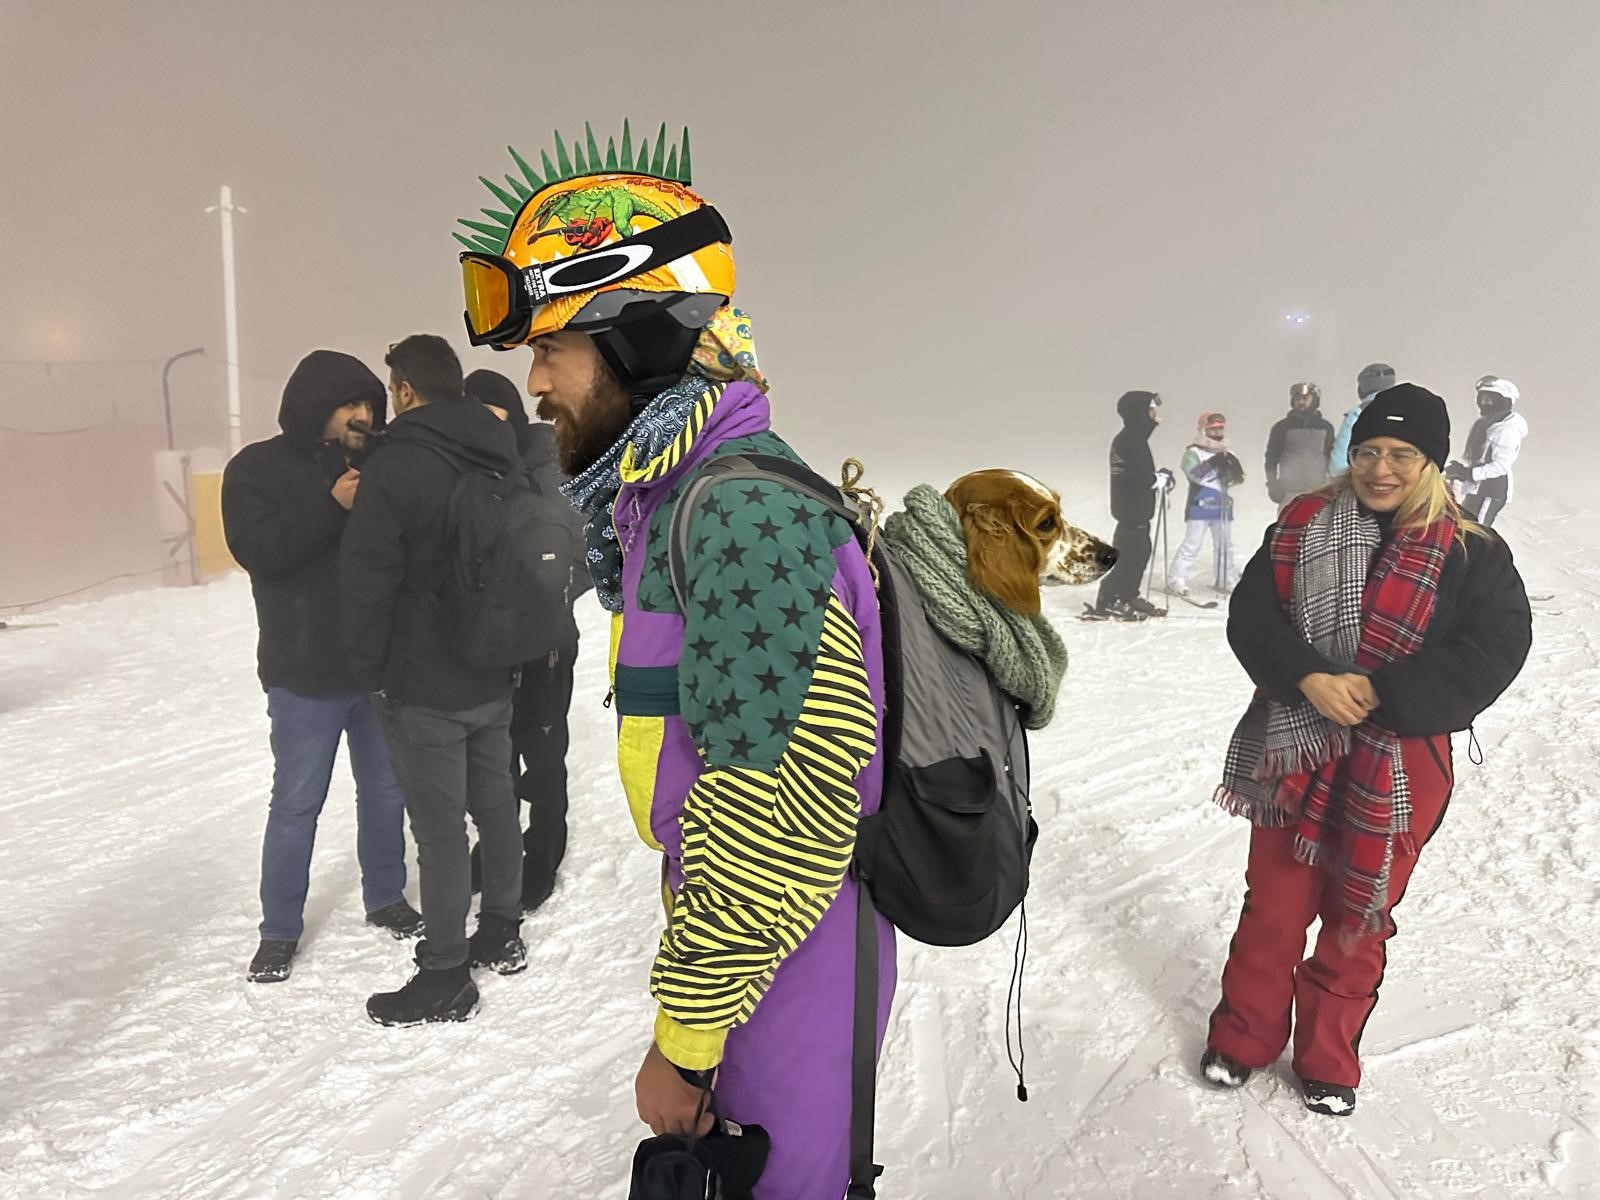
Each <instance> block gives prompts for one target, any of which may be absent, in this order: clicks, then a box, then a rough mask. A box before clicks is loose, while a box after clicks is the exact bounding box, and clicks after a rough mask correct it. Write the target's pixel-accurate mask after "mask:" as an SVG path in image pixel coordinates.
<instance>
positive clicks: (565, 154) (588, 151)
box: [453, 121, 693, 254]
mask: <svg viewBox="0 0 1600 1200" xmlns="http://www.w3.org/2000/svg"><path fill="white" fill-rule="evenodd" d="M506 150H507V152H508V153H509V154H510V155H511V160H512V162H514V163H516V165H517V170H518V172H520V177H519V176H518V175H510V174H508V175H506V176H505V181H506V182H505V186H504V187H501V186H500V185H499V184H498V183H496V182H494V180H492V179H490V178H489V177H488V176H486V175H480V176H478V179H479V180H480V181H481V182H482V183H483V186H484V187H486V188H488V189H489V191H490V192H491V193H492V194H493V196H494V198H495V199H496V200H497V201H499V202H500V204H502V205H503V206H504V207H503V208H483V209H479V210H478V211H479V212H481V213H482V214H483V215H484V216H485V217H487V218H488V220H487V221H478V220H472V219H469V218H466V217H463V218H461V219H460V220H459V221H458V222H457V223H458V224H460V225H463V226H465V227H466V228H467V229H468V230H470V231H471V232H470V233H469V234H462V233H457V234H454V235H453V236H454V237H455V239H456V241H458V242H460V243H461V244H462V245H463V246H465V247H466V248H467V249H468V250H479V251H483V252H485V253H488V254H504V253H505V250H506V245H507V243H508V242H509V241H510V238H511V231H512V229H513V228H514V227H515V226H516V223H517V216H518V214H520V213H521V211H522V210H523V209H524V208H526V207H527V204H528V201H530V200H532V199H533V198H534V197H535V196H536V195H538V194H539V193H540V192H542V191H544V190H545V189H546V188H549V187H552V186H554V185H555V184H558V183H567V182H569V181H570V180H573V179H581V178H583V177H584V176H588V175H602V174H625V175H644V176H647V177H649V178H651V179H660V180H663V181H665V182H667V183H675V184H681V185H682V186H684V187H689V186H690V185H691V184H692V182H693V181H692V179H691V178H690V169H689V130H688V129H687V128H685V129H684V131H683V141H682V143H681V144H679V145H674V146H670V147H669V145H668V143H667V126H666V122H664V121H663V122H662V123H661V128H660V130H659V131H658V132H657V134H656V139H655V146H654V148H652V147H651V145H650V139H649V138H648V137H645V138H643V139H642V140H641V141H640V142H639V146H638V150H637V152H635V149H634V145H633V130H632V128H631V127H630V125H629V123H628V122H627V121H623V123H622V144H621V146H620V147H619V146H618V144H617V139H616V138H614V137H608V138H607V139H606V148H605V153H604V154H602V153H601V152H600V144H599V143H598V142H597V141H596V140H595V136H594V129H593V128H592V127H591V126H590V124H589V123H588V122H587V121H585V122H584V125H583V144H582V145H580V144H579V143H578V140H577V139H576V138H574V139H573V142H572V148H571V151H570V152H569V151H568V149H567V144H566V143H565V142H564V141H562V139H561V133H560V131H559V130H557V131H556V133H555V151H556V157H555V161H554V162H552V161H551V160H550V155H549V154H548V153H547V152H545V151H543V150H541V151H540V152H539V166H538V167H535V166H533V164H531V163H530V162H528V160H527V159H525V158H524V157H523V156H522V155H520V154H518V153H517V151H516V148H515V147H513V146H507V147H506Z"/></svg>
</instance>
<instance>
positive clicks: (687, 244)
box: [462, 206, 733, 306]
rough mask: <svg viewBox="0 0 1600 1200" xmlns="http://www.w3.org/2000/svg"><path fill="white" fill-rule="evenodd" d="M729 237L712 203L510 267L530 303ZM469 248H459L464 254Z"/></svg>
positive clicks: (610, 280) (619, 277)
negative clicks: (608, 240)
mask: <svg viewBox="0 0 1600 1200" xmlns="http://www.w3.org/2000/svg"><path fill="white" fill-rule="evenodd" d="M732 241H733V234H732V233H731V232H729V230H728V225H727V222H726V221H724V220H723V219H722V214H721V213H719V212H717V210H716V209H714V208H711V207H709V206H708V207H706V208H697V209H695V210H694V212H692V213H686V214H684V215H683V216H681V217H674V218H673V219H672V220H670V221H666V222H663V223H662V224H660V225H657V226H655V227H653V228H651V229H646V230H645V231H644V232H643V233H636V234H634V235H633V236H632V237H627V238H623V239H622V240H621V241H620V242H613V243H612V244H611V245H609V246H606V247H604V248H602V249H599V250H594V251H591V252H589V253H588V254H579V255H575V256H573V257H572V258H563V259H558V260H557V261H555V262H549V263H534V264H533V265H531V266H528V267H523V268H521V269H520V270H519V269H517V268H512V270H513V271H515V272H516V277H517V279H518V281H519V282H520V283H521V285H522V290H523V292H524V293H525V294H526V296H527V300H528V303H529V304H531V305H534V306H538V305H541V304H546V303H548V302H549V301H550V300H552V299H554V298H555V297H557V296H570V295H574V294H576V293H578V292H590V291H594V290H595V289H596V288H602V287H608V286H609V285H611V284H614V283H621V282H622V281H623V280H624V279H632V278H633V277H634V276H635V275H643V274H644V273H645V272H646V271H653V270H655V269H656V268H657V267H662V266H665V265H666V264H667V263H670V262H673V261H674V260H676V259H679V258H682V257H684V255H686V254H693V253H694V252H695V251H696V250H701V249H704V248H705V247H706V246H714V245H716V244H717V243H719V242H729V243H731V242H732ZM470 256H471V252H470V251H469V252H467V253H466V254H463V255H462V257H463V258H467V257H470Z"/></svg>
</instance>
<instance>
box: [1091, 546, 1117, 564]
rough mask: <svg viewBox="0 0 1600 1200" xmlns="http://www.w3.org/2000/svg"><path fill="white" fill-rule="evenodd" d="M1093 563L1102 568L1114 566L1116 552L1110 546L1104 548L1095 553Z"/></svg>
mask: <svg viewBox="0 0 1600 1200" xmlns="http://www.w3.org/2000/svg"><path fill="white" fill-rule="evenodd" d="M1094 561H1095V562H1096V563H1098V564H1099V565H1100V566H1102V567H1111V566H1114V565H1115V564H1116V561H1117V552H1116V551H1115V550H1113V549H1112V548H1111V547H1110V546H1106V547H1104V548H1103V549H1100V550H1096V551H1095V555H1094Z"/></svg>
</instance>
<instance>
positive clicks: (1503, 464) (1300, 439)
mask: <svg viewBox="0 0 1600 1200" xmlns="http://www.w3.org/2000/svg"><path fill="white" fill-rule="evenodd" d="M1395 382H1396V376H1395V370H1394V368H1393V367H1391V366H1390V365H1389V364H1388V363H1382V362H1377V363H1370V364H1368V365H1367V366H1365V367H1363V368H1362V369H1361V371H1360V373H1359V374H1358V375H1357V376H1356V403H1355V404H1354V405H1353V406H1352V407H1351V408H1350V409H1349V410H1348V411H1346V412H1345V413H1344V415H1343V417H1342V418H1341V420H1340V423H1339V426H1338V428H1337V429H1335V428H1334V426H1333V425H1332V424H1330V423H1329V421H1328V419H1327V418H1326V417H1325V416H1323V414H1322V389H1321V388H1319V387H1318V386H1317V385H1316V384H1315V383H1296V384H1294V385H1293V386H1291V387H1290V388H1289V411H1288V413H1287V414H1286V415H1284V416H1283V417H1282V418H1281V419H1280V420H1279V421H1278V422H1277V423H1276V424H1274V425H1273V426H1272V431H1271V433H1269V434H1268V436H1267V451H1266V459H1265V464H1264V466H1265V479H1266V487H1267V495H1268V497H1269V498H1270V499H1271V501H1272V502H1273V503H1274V504H1276V505H1277V506H1278V508H1279V510H1280V511H1281V510H1282V509H1283V508H1284V507H1285V506H1286V505H1287V504H1289V503H1290V502H1291V501H1293V500H1294V499H1295V498H1296V497H1297V496H1303V495H1309V494H1311V493H1313V492H1316V491H1318V490H1319V489H1321V488H1324V487H1326V486H1327V485H1328V484H1329V483H1330V482H1331V481H1334V480H1336V479H1338V478H1339V477H1341V476H1344V475H1346V474H1348V472H1349V470H1350V436H1351V432H1352V431H1353V430H1354V428H1355V424H1356V421H1357V420H1358V419H1359V418H1360V416H1361V414H1362V413H1363V412H1364V411H1366V408H1367V406H1368V405H1370V404H1371V403H1372V401H1373V399H1374V398H1375V397H1376V396H1378V395H1379V394H1380V393H1382V392H1384V391H1386V390H1387V389H1389V388H1391V387H1394V386H1395ZM1520 398H1521V394H1520V392H1519V391H1518V389H1517V386H1516V384H1514V383H1512V382H1511V381H1510V380H1509V379H1502V378H1501V377H1499V376H1497V375H1485V376H1483V377H1482V378H1480V379H1479V380H1478V381H1477V385H1476V404H1477V410H1478V418H1477V420H1476V421H1475V422H1474V423H1473V425H1472V430H1471V432H1470V433H1469V434H1468V435H1467V440H1466V444H1465V446H1464V448H1463V451H1462V455H1461V457H1460V458H1459V459H1451V460H1449V461H1447V462H1446V463H1445V466H1444V469H1443V472H1442V474H1443V476H1444V479H1445V481H1446V483H1447V485H1448V487H1449V490H1450V493H1451V496H1452V498H1453V499H1454V500H1455V502H1456V503H1457V504H1458V505H1459V506H1460V508H1461V510H1462V512H1463V513H1465V514H1466V515H1467V516H1468V517H1470V518H1471V519H1472V520H1474V521H1476V522H1478V523H1479V524H1481V525H1484V526H1486V527H1487V526H1492V525H1493V524H1494V521H1495V518H1496V517H1497V516H1499V514H1500V512H1501V510H1502V509H1504V508H1505V506H1506V504H1507V503H1509V502H1510V500H1511V496H1512V469H1513V467H1514V466H1515V464H1516V461H1517V456H1518V455H1519V454H1520V453H1521V450H1522V441H1523V439H1524V438H1525V437H1526V436H1527V433H1528V423H1527V420H1526V419H1525V418H1524V417H1523V415H1522V413H1521V412H1519V411H1518V408H1517V404H1518V401H1519V400H1520ZM1161 409H1162V398H1161V396H1160V395H1159V394H1158V393H1156V392H1145V391H1132V392H1125V393H1124V394H1123V395H1122V396H1121V398H1120V399H1118V401H1117V415H1118V416H1119V417H1121V418H1122V422H1123V427H1122V429H1121V431H1120V432H1118V433H1117V435H1116V436H1115V437H1114V438H1113V439H1112V442H1111V455H1110V464H1111V516H1112V520H1113V521H1114V522H1115V524H1116V531H1115V533H1114V534H1113V537H1112V542H1113V544H1114V545H1115V546H1116V547H1117V551H1118V554H1119V558H1118V562H1117V566H1116V567H1115V569H1114V570H1112V571H1111V573H1110V574H1108V575H1107V576H1106V577H1105V578H1104V579H1103V580H1102V581H1101V584H1100V590H1099V595H1098V597H1097V602H1096V603H1095V604H1092V605H1089V606H1086V610H1085V612H1084V614H1083V616H1084V617H1085V619H1091V620H1116V621H1145V620H1148V619H1150V618H1151V617H1159V616H1164V615H1166V611H1167V607H1166V605H1165V604H1163V603H1158V602H1157V601H1158V597H1157V595H1156V588H1155V586H1154V572H1153V571H1151V572H1150V574H1149V575H1148V576H1147V575H1146V569H1147V568H1148V567H1149V566H1150V565H1151V558H1152V555H1153V554H1154V553H1156V552H1157V551H1158V550H1159V552H1160V556H1161V560H1162V563H1163V565H1164V566H1165V569H1166V573H1165V576H1164V580H1163V586H1162V589H1161V593H1162V594H1161V597H1160V598H1161V599H1169V598H1173V597H1176V598H1178V599H1180V600H1186V601H1190V602H1191V603H1192V602H1194V601H1193V599H1192V598H1193V595H1194V593H1193V589H1192V582H1193V579H1194V576H1195V573H1196V570H1197V568H1198V567H1199V564H1200V561H1201V558H1202V553H1203V550H1204V548H1205V543H1206V542H1207V541H1208V540H1209V541H1210V543H1211V577H1212V580H1213V586H1214V589H1215V591H1216V593H1217V595H1218V596H1219V597H1227V596H1229V595H1231V594H1232V592H1233V589H1234V587H1235V585H1236V584H1237V583H1238V582H1239V573H1240V571H1241V570H1242V568H1243V564H1242V563H1241V562H1240V560H1239V558H1238V557H1237V556H1236V555H1235V553H1234V547H1233V522H1234V494H1233V490H1234V489H1235V488H1236V487H1238V486H1239V485H1240V484H1241V483H1243V482H1244V479H1245V472H1244V468H1243V466H1242V465H1241V464H1240V462H1239V459H1238V457H1237V456H1236V455H1235V454H1234V453H1233V451H1232V449H1231V448H1230V446H1229V443H1228V437H1227V425H1228V419H1227V417H1226V415H1224V414H1223V413H1220V412H1203V413H1201V414H1200V417H1199V419H1198V420H1197V421H1196V423H1195V436H1194V439H1193V440H1192V441H1191V442H1190V443H1189V445H1188V446H1187V447H1185V449H1184V451H1183V456H1182V459H1181V460H1180V462H1179V467H1178V473H1177V475H1174V473H1173V472H1172V471H1170V470H1168V469H1167V468H1165V467H1161V468H1157V467H1156V465H1155V461H1154V457H1153V455H1152V453H1151V450H1150V446H1149V442H1150V436H1151V435H1152V434H1153V433H1154V432H1155V430H1156V428H1157V427H1158V426H1159V425H1160V423H1161ZM1180 477H1181V478H1182V480H1183V481H1184V483H1185V484H1186V485H1187V487H1188V492H1187V496H1186V498H1185V500H1184V504H1183V520H1184V533H1183V538H1182V541H1181V542H1180V543H1179V545H1178V548H1177V551H1176V552H1175V553H1174V552H1172V551H1171V550H1170V548H1169V547H1168V546H1167V544H1166V534H1167V529H1166V519H1167V509H1168V497H1169V495H1170V494H1171V493H1172V491H1173V490H1174V488H1175V487H1176V486H1177V483H1178V480H1179V478H1180ZM1201 605H1202V607H1214V606H1215V605H1214V602H1212V601H1204V602H1201Z"/></svg>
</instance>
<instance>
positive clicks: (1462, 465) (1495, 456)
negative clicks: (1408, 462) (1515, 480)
mask: <svg viewBox="0 0 1600 1200" xmlns="http://www.w3.org/2000/svg"><path fill="white" fill-rule="evenodd" d="M1521 398H1522V397H1521V394H1520V393H1519V392H1518V390H1517V385H1516V384H1514V383H1512V382H1511V381H1510V380H1509V379H1501V378H1499V377H1498V376H1496V375H1485V376H1484V377H1483V378H1482V379H1480V380H1478V413H1479V416H1478V419H1477V421H1476V422H1474V423H1473V426H1472V432H1471V433H1469V434H1468V435H1467V445H1466V450H1465V452H1464V456H1463V457H1464V459H1465V461H1455V462H1451V463H1449V464H1447V465H1446V467H1445V470H1444V477H1445V478H1446V479H1448V480H1449V481H1450V482H1451V484H1452V485H1453V487H1454V488H1455V489H1456V493H1457V498H1458V500H1459V501H1460V504H1461V508H1462V510H1463V511H1464V512H1465V513H1466V514H1467V516H1469V517H1471V518H1472V519H1473V520H1474V521H1477V522H1478V523H1479V524H1480V525H1493V524H1494V519H1495V517H1496V516H1498V515H1499V513H1500V510H1501V509H1502V508H1504V507H1505V506H1506V505H1507V504H1509V503H1511V494H1512V482H1511V469H1512V467H1513V466H1515V465H1516V461H1517V455H1519V454H1520V453H1522V439H1523V438H1525V437H1527V436H1528V422H1527V420H1526V419H1525V418H1524V417H1523V415H1522V414H1521V413H1519V412H1518V411H1517V401H1518V400H1520V399H1521Z"/></svg>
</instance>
